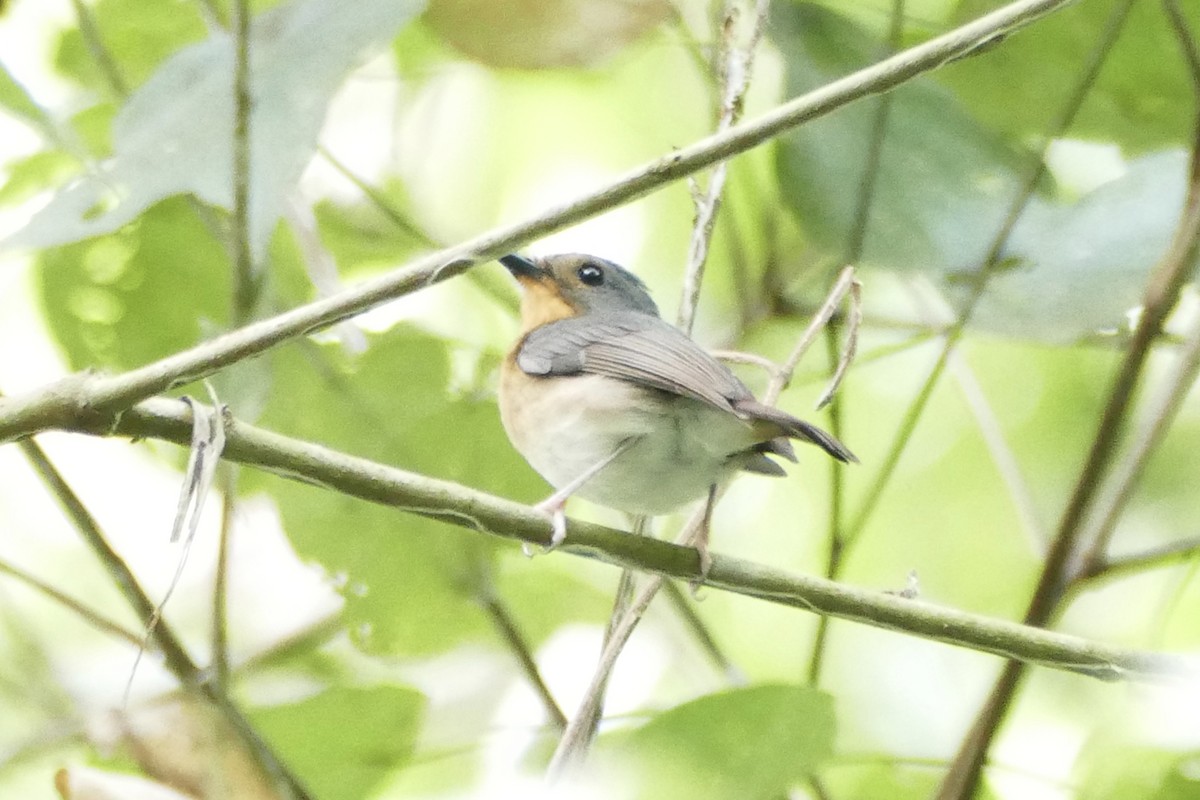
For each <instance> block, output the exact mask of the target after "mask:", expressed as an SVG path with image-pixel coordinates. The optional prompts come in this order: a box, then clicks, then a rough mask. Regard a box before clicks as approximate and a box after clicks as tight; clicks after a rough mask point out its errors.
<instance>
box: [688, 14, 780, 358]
mask: <svg viewBox="0 0 1200 800" xmlns="http://www.w3.org/2000/svg"><path fill="white" fill-rule="evenodd" d="M734 2H735V0H726V3H725V9H724V12H723V17H724V19H723V20H722V21H721V35H720V37H719V40H720V42H721V46H720V48H719V49H718V52H717V56H716V58H714V65H715V66H716V71H717V77H718V85H719V95H720V112H719V114H718V116H717V134H718V135H720V134H722V133H724V132H726V131H728V130H729V129H730V128H732V127H733V126H734V125H735V124H737V121H738V120H739V119H741V116H742V109H743V107H744V105H745V99H746V90H747V89H748V88H749V87H750V75H751V72H752V71H753V69H754V56H755V54H756V53H757V52H758V43H759V41H760V40H761V39H762V34H763V29H764V28H765V27H766V24H767V12H768V11H769V9H770V6H771V3H770V0H756V3H755V9H754V22H753V23H752V24H751V28H750V35H749V39H748V41H747V42H746V44H745V45H744V46H740V45H739V44H738V42H737V19H738V16H739V15H738V8H737V6H736V5H735V4H734ZM728 172H729V162H728V161H721V162H719V163H718V164H717V165H716V166H715V167H713V171H712V174H711V175H710V176H709V178H708V185H707V186H706V187H705V190H704V193H703V195H701V196H700V197H699V198H698V199H697V201H696V221H695V224H694V225H693V226H692V238H691V240H690V242H689V243H688V261H687V269H686V270H685V271H684V278H683V296H682V298H681V300H680V303H679V317H678V320H677V324H678V326H679V327H680V328H681V329H683V331H684V332H685V333H688V334H691V332H692V326H693V325H694V324H695V322H696V309H697V307H698V306H699V303H700V286H701V283H702V282H703V280H704V268H705V265H706V264H707V263H708V249H709V246H710V245H711V243H712V235H713V229H714V227H715V226H716V224H717V214H718V212H720V210H721V200H722V194H723V193H724V191H725V178H726V176H727V174H728Z"/></svg>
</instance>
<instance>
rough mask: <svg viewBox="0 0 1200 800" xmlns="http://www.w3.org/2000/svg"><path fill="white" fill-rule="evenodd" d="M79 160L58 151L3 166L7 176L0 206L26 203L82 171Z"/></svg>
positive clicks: (40, 153) (40, 152)
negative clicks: (24, 201)
mask: <svg viewBox="0 0 1200 800" xmlns="http://www.w3.org/2000/svg"><path fill="white" fill-rule="evenodd" d="M79 169H80V167H79V160H78V159H76V158H74V157H73V156H70V155H67V154H66V153H63V152H61V151H59V150H41V151H39V152H37V153H34V154H32V155H29V156H26V157H24V158H19V159H17V160H15V161H11V162H9V163H8V164H5V165H4V171H5V172H7V173H8V175H7V177H6V178H5V181H4V183H3V184H0V205H9V204H12V203H19V202H21V201H22V200H27V199H29V198H30V197H32V196H33V195H35V194H37V193H38V192H40V191H44V190H45V189H47V188H49V187H50V186H53V185H55V184H58V183H62V182H63V181H64V180H66V179H67V178H68V177H70V176H72V175H76V174H78V172H79Z"/></svg>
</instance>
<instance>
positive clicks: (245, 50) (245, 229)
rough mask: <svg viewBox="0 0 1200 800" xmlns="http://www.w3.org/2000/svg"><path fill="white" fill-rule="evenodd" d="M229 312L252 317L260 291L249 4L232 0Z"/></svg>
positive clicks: (242, 319)
mask: <svg viewBox="0 0 1200 800" xmlns="http://www.w3.org/2000/svg"><path fill="white" fill-rule="evenodd" d="M233 41H234V51H233V55H234V60H233V252H234V259H233V267H234V270H233V275H234V281H233V313H232V315H231V318H232V319H233V321H234V325H235V326H236V325H244V324H245V323H247V322H249V321H250V319H251V318H252V317H253V313H254V309H255V308H256V307H257V306H258V302H259V296H260V293H261V291H262V275H261V274H260V271H259V269H258V266H257V265H256V264H255V263H254V256H253V254H252V250H251V248H250V179H251V172H250V170H251V164H250V142H251V138H250V136H251V133H250V123H251V119H252V118H253V114H252V113H251V112H252V108H253V106H252V103H253V102H254V99H253V98H252V97H251V95H250V4H249V0H234V3H233Z"/></svg>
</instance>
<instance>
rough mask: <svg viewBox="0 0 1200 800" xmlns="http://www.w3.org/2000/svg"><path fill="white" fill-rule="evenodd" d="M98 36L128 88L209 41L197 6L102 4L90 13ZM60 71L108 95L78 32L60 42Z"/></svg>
mask: <svg viewBox="0 0 1200 800" xmlns="http://www.w3.org/2000/svg"><path fill="white" fill-rule="evenodd" d="M89 10H90V12H91V14H92V16H93V18H94V19H95V23H96V33H97V36H98V37H99V39H100V41H101V42H103V44H104V48H105V49H106V50H107V51H108V53H109V54H110V55H111V57H112V61H113V64H114V66H115V68H116V70H117V71H118V72H119V73H120V76H121V80H122V81H123V82H124V83H125V84H126V86H130V87H132V86H138V85H140V84H141V83H142V82H143V81H145V80H146V79H147V78H148V77H149V76H150V75H151V73H153V72H154V70H155V69H156V68H157V67H158V66H159V64H161V63H162V62H163V61H164V60H165V59H167V58H168V57H169V56H170V55H171V54H172V53H174V52H175V51H176V50H178V49H179V48H180V47H182V46H183V45H185V44H188V43H191V42H196V41H198V40H200V39H202V38H204V34H205V25H204V20H203V19H202V18H201V16H200V13H199V6H198V5H197V4H195V3H146V2H143V0H101V1H100V2H97V3H95V4H93V5H91V6H90V7H89ZM54 66H55V67H56V68H57V69H58V71H59V72H61V73H62V74H64V75H67V76H69V77H71V78H74V79H75V80H77V81H79V83H81V84H83V85H84V86H87V87H89V88H91V89H95V90H98V91H100V92H101V94H105V93H107V91H108V89H109V85H108V82H107V81H106V80H105V78H104V74H103V72H101V70H100V69H98V68H97V66H96V60H95V58H94V57H93V53H92V51H91V49H90V48H89V46H88V44H87V42H86V40H85V39H84V36H83V34H82V33H81V32H80V30H79V29H78V28H71V29H69V30H67V31H65V32H64V33H63V35H62V37H61V38H60V39H59V42H58V47H57V50H56V52H55V55H54Z"/></svg>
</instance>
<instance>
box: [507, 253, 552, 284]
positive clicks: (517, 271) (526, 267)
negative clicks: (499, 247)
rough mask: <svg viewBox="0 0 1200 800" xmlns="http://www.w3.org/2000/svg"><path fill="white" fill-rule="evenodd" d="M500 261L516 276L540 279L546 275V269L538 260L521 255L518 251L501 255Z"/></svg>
mask: <svg viewBox="0 0 1200 800" xmlns="http://www.w3.org/2000/svg"><path fill="white" fill-rule="evenodd" d="M500 263H501V264H503V265H504V266H505V267H506V268H507V269H508V271H509V272H511V273H512V274H513V277H514V278H533V279H534V280H539V279H541V278H544V277H546V270H544V269H542V268H541V267H540V266H538V264H537V262H536V261H533V260H532V259H528V258H526V257H525V256H519V255H517V254H516V253H509V254H508V255H506V256H501V257H500Z"/></svg>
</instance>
